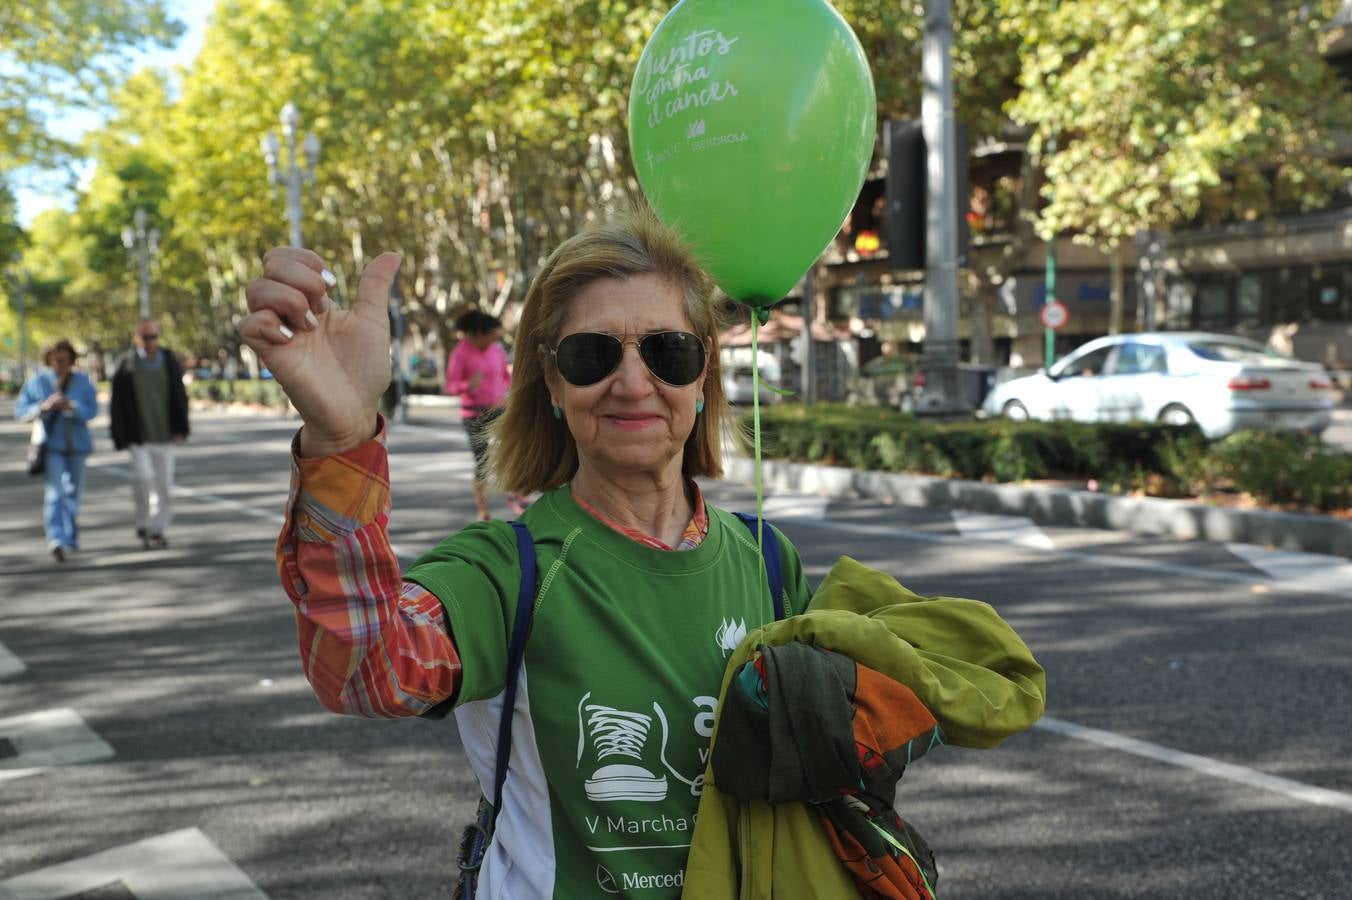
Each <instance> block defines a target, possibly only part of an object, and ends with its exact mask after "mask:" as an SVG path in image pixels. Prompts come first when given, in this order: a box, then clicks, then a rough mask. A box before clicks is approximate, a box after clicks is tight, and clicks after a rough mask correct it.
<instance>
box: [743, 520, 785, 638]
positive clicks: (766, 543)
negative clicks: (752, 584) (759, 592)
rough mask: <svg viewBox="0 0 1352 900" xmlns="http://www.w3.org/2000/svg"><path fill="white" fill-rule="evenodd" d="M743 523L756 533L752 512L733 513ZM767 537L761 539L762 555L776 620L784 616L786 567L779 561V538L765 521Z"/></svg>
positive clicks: (752, 532) (753, 533)
mask: <svg viewBox="0 0 1352 900" xmlns="http://www.w3.org/2000/svg"><path fill="white" fill-rule="evenodd" d="M733 515H734V516H736V517H737V518H739V519H741V520H742V524H743V525H745V526H746V527H747V528H749V529H751V534H752V535H753V536H754V535H755V534H756V517H755V516H754V515H752V514H751V513H742V512H739V513H733ZM764 535H765V539H764V540H763V541H761V557H762V558H763V559H764V560H765V575H766V577H767V578H768V579H769V580H770V600H771V601H772V602H773V603H774V605H775V621H779V620H780V619H782V618H784V567H783V565H782V564H781V563H780V561H779V538H778V537H776V536H775V533H774V530H773V529H771V528H770V523H769V522H766V523H765V529H764Z"/></svg>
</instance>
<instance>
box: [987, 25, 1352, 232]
mask: <svg viewBox="0 0 1352 900" xmlns="http://www.w3.org/2000/svg"><path fill="white" fill-rule="evenodd" d="M1000 5H1001V7H1002V8H1003V9H1004V11H1005V13H1006V17H1005V24H1006V26H1007V27H1009V28H1013V29H1018V30H1019V31H1021V32H1022V35H1023V44H1022V50H1021V55H1022V58H1023V66H1022V68H1021V70H1020V74H1019V78H1020V84H1021V86H1022V91H1021V93H1020V95H1019V97H1018V99H1017V100H1015V101H1014V102H1013V103H1012V104H1011V105H1010V108H1009V109H1010V112H1011V113H1012V114H1013V116H1014V118H1015V119H1016V120H1018V121H1021V122H1023V123H1025V124H1027V125H1029V126H1031V127H1032V128H1033V129H1034V137H1033V147H1034V149H1035V150H1040V151H1042V152H1043V153H1044V154H1045V160H1044V165H1045V169H1046V182H1045V184H1044V187H1043V195H1044V197H1045V198H1046V200H1047V203H1046V206H1045V208H1044V209H1043V210H1042V211H1041V213H1040V227H1039V230H1040V231H1041V232H1042V233H1043V234H1044V236H1045V235H1049V234H1055V233H1063V232H1073V233H1077V236H1078V237H1080V238H1082V239H1083V240H1085V241H1086V242H1090V243H1094V244H1098V245H1101V246H1115V245H1117V244H1119V243H1121V242H1122V241H1123V240H1126V239H1129V238H1130V237H1131V236H1132V235H1133V234H1135V233H1136V232H1137V231H1140V230H1143V229H1150V228H1168V227H1171V226H1174V225H1178V224H1181V223H1186V222H1188V221H1190V220H1192V219H1194V218H1195V217H1197V216H1198V215H1199V214H1201V215H1204V216H1206V217H1208V218H1221V217H1231V216H1233V217H1238V218H1242V219H1252V218H1256V217H1259V216H1262V215H1265V214H1267V213H1268V212H1269V210H1270V206H1269V204H1270V203H1271V202H1272V200H1273V198H1274V196H1277V197H1278V198H1279V199H1285V200H1287V201H1293V202H1295V203H1299V204H1306V205H1308V204H1316V203H1321V202H1323V201H1324V200H1326V199H1327V197H1328V196H1329V194H1330V192H1331V191H1334V190H1338V189H1341V187H1342V186H1343V185H1345V184H1346V182H1347V179H1348V178H1349V177H1352V171H1350V170H1348V169H1346V168H1342V167H1340V166H1338V165H1336V164H1332V163H1330V162H1329V161H1328V160H1327V156H1326V153H1327V151H1328V150H1330V149H1331V148H1332V147H1333V141H1334V138H1335V136H1336V135H1337V134H1338V132H1339V131H1345V130H1347V129H1348V128H1352V95H1350V94H1349V92H1348V91H1347V89H1346V86H1345V85H1344V84H1343V83H1342V82H1341V81H1340V80H1339V78H1338V76H1337V73H1336V72H1335V71H1334V70H1333V69H1332V67H1330V66H1329V65H1328V64H1327V62H1326V61H1325V60H1324V59H1323V58H1322V55H1321V53H1320V49H1321V47H1320V45H1321V41H1324V40H1326V39H1327V31H1326V26H1327V23H1328V22H1329V21H1330V20H1331V19H1332V17H1333V16H1334V15H1335V14H1336V13H1337V11H1338V9H1339V7H1340V5H1341V0H1318V2H1311V3H1277V4H1274V3H1272V2H1270V0H1223V2H1222V0H1207V2H1199V0H1143V2H1139V3H1122V2H1119V0H1000ZM1052 139H1054V140H1055V150H1054V151H1052V150H1051V149H1050V147H1049V144H1048V142H1049V141H1050V140H1052ZM1273 169H1275V176H1273V175H1271V174H1270V170H1273ZM1274 180H1275V184H1276V185H1277V188H1278V190H1276V191H1274V190H1273V189H1272V187H1271V185H1272V184H1273V183H1274Z"/></svg>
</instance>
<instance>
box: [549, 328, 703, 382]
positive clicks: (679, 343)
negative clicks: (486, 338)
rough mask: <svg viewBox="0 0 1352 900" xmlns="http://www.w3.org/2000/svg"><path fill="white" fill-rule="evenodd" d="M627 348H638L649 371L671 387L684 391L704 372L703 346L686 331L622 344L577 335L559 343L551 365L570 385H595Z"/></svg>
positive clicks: (614, 339) (590, 334)
mask: <svg viewBox="0 0 1352 900" xmlns="http://www.w3.org/2000/svg"><path fill="white" fill-rule="evenodd" d="M627 344H637V345H638V355H639V357H640V358H641V359H642V360H643V364H644V365H645V366H647V367H648V371H649V372H652V373H653V375H655V376H657V378H658V379H659V380H661V381H664V382H666V383H667V384H669V385H671V386H673V387H684V386H685V385H687V384H690V383H691V382H693V381H694V380H695V379H696V378H699V376H700V373H702V372H703V371H704V342H703V341H701V340H700V339H699V338H698V337H696V336H695V335H693V334H690V333H689V332H686V331H658V332H655V333H653V334H645V335H644V336H643V337H641V338H638V339H637V340H629V341H622V340H620V339H619V338H617V337H615V335H613V334H601V333H600V332H595V331H580V332H578V333H577V334H570V335H568V337H566V338H564V339H563V340H561V341H559V345H558V346H557V347H555V348H554V350H553V353H554V364H555V365H556V366H557V367H558V369H559V374H560V375H562V376H563V378H564V380H565V381H567V382H568V383H569V384H572V385H576V386H577V387H586V386H587V385H590V384H596V383H597V382H598V381H600V380H601V379H603V378H605V377H606V376H607V375H609V374H610V373H611V372H614V371H615V370H616V369H618V368H619V367H620V360H622V359H624V348H625V345H627Z"/></svg>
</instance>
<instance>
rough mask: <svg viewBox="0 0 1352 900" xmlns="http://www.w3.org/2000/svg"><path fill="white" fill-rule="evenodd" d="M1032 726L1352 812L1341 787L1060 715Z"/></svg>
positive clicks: (1349, 797)
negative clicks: (1312, 782)
mask: <svg viewBox="0 0 1352 900" xmlns="http://www.w3.org/2000/svg"><path fill="white" fill-rule="evenodd" d="M1033 727H1034V728H1041V729H1043V730H1044V731H1051V732H1055V733H1056V734H1060V735H1064V736H1065V737H1070V738H1075V739H1076V740H1079V741H1086V742H1088V743H1091V744H1097V745H1098V746H1100V747H1107V748H1108V749H1110V750H1119V751H1121V752H1123V753H1130V754H1132V755H1134V756H1143V757H1145V758H1146V759H1153V760H1156V761H1158V762H1163V763H1168V764H1169V765H1171V766H1179V767H1180V768H1184V769H1192V770H1193V771H1194V772H1201V773H1202V774H1203V775H1210V776H1211V777H1213V778H1223V779H1225V780H1227V781H1233V782H1236V783H1238V784H1242V785H1245V786H1247V787H1255V788H1260V789H1262V790H1265V791H1273V792H1275V793H1278V794H1283V795H1285V796H1287V797H1290V798H1292V799H1293V800H1299V801H1301V802H1303V803H1312V804H1314V805H1316V806H1328V807H1332V808H1334V809H1341V810H1343V811H1344V812H1352V794H1344V793H1342V792H1341V791H1331V790H1328V789H1327V788H1321V787H1315V786H1314V785H1310V784H1305V783H1304V782H1300V781H1293V780H1292V779H1290V778H1282V777H1280V776H1278V775H1269V774H1267V773H1266V772H1259V771H1258V770H1257V769H1249V768H1246V767H1244V766H1236V765H1234V764H1232V763H1227V762H1221V761H1220V760H1216V759H1210V758H1209V757H1206V756H1198V755H1196V754H1195V753H1185V752H1184V751H1182V750H1174V749H1172V748H1170V747H1164V746H1161V745H1159V744H1152V743H1150V742H1149V741H1141V740H1137V739H1136V738H1129V737H1126V736H1125V735H1120V734H1115V733H1113V732H1111V731H1101V730H1100V729H1098V728H1089V727H1086V726H1084V725H1076V724H1075V723H1074V722H1065V721H1062V720H1061V719H1053V718H1051V717H1050V716H1043V717H1042V718H1041V719H1040V720H1038V722H1037V723H1036V724H1035V725H1034V726H1033Z"/></svg>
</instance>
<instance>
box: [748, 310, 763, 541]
mask: <svg viewBox="0 0 1352 900" xmlns="http://www.w3.org/2000/svg"><path fill="white" fill-rule="evenodd" d="M758 312H759V310H752V312H751V443H752V446H753V447H754V448H755V454H756V549H757V550H760V552H761V555H764V554H765V517H764V515H763V510H762V507H763V501H764V495H765V490H764V482H763V480H762V477H761V421H760V316H759V315H757V313H758Z"/></svg>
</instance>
